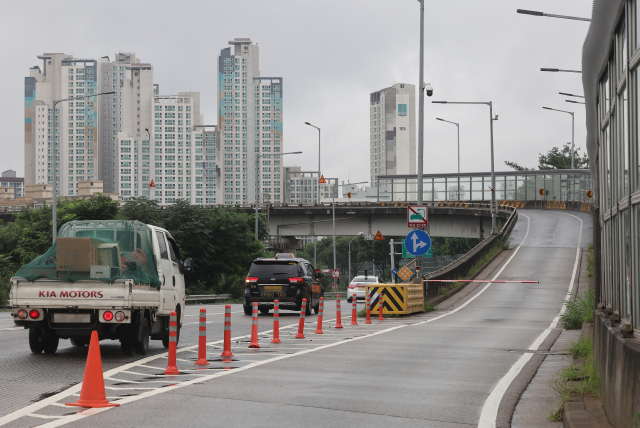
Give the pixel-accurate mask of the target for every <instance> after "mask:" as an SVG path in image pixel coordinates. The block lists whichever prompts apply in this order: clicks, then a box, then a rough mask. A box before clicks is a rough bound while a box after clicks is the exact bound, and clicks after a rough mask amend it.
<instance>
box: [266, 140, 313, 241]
mask: <svg viewBox="0 0 640 428" xmlns="http://www.w3.org/2000/svg"><path fill="white" fill-rule="evenodd" d="M300 153H302V152H287V153H282V154H281V155H282V156H284V155H299V154H300ZM263 156H271V153H258V154H257V155H256V241H257V240H258V239H259V237H258V201H259V200H260V158H261V157H263Z"/></svg>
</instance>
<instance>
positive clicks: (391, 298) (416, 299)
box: [367, 284, 424, 315]
mask: <svg viewBox="0 0 640 428" xmlns="http://www.w3.org/2000/svg"><path fill="white" fill-rule="evenodd" d="M367 292H368V293H369V294H370V296H371V311H373V312H376V311H378V310H379V303H380V293H384V307H383V311H384V314H386V315H409V314H413V313H418V312H424V295H423V293H422V284H372V285H369V286H367Z"/></svg>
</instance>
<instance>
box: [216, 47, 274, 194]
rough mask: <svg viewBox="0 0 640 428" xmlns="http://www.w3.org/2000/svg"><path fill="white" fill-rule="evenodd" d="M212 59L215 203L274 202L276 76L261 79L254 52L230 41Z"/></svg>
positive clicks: (256, 54)
mask: <svg viewBox="0 0 640 428" xmlns="http://www.w3.org/2000/svg"><path fill="white" fill-rule="evenodd" d="M229 44H230V45H231V47H229V48H225V49H222V51H221V52H220V56H219V57H218V128H219V135H220V137H219V138H220V141H219V143H220V146H219V147H220V150H221V153H220V155H219V165H220V170H221V171H220V173H221V178H220V183H219V195H218V201H219V202H218V203H222V204H247V203H253V202H255V200H256V188H257V187H259V189H260V190H259V192H260V202H262V201H265V200H267V201H270V202H274V203H279V202H282V201H283V200H284V182H283V181H284V179H285V177H284V171H283V166H282V155H281V153H282V152H283V138H282V137H283V130H282V120H283V116H282V94H283V92H282V78H281V77H261V76H260V67H259V65H260V62H259V48H258V46H257V45H254V44H253V43H252V42H251V40H250V39H234V40H233V41H231V42H229Z"/></svg>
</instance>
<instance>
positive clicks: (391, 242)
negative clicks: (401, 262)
mask: <svg viewBox="0 0 640 428" xmlns="http://www.w3.org/2000/svg"><path fill="white" fill-rule="evenodd" d="M389 245H391V269H392V270H393V269H395V268H396V262H395V258H394V254H395V252H396V246H395V245H394V244H393V239H390V240H389ZM391 282H392V283H394V284H395V283H396V276H395V275H394V274H393V272H392V273H391Z"/></svg>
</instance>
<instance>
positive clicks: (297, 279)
mask: <svg viewBox="0 0 640 428" xmlns="http://www.w3.org/2000/svg"><path fill="white" fill-rule="evenodd" d="M289 282H290V283H292V284H302V283H304V278H302V277H300V276H296V277H293V278H289Z"/></svg>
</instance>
